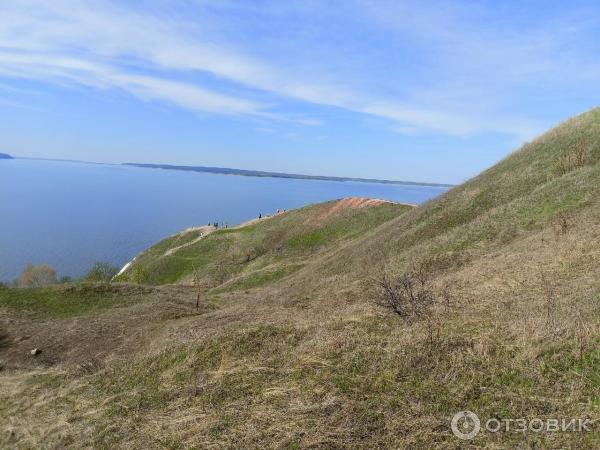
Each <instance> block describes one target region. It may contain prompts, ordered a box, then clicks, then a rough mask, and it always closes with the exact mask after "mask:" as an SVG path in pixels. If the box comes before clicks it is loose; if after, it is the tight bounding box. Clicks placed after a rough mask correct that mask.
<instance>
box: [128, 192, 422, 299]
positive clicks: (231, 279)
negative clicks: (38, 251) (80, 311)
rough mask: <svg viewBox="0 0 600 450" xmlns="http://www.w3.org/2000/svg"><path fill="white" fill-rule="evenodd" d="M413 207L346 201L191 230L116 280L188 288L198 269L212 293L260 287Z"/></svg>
mask: <svg viewBox="0 0 600 450" xmlns="http://www.w3.org/2000/svg"><path fill="white" fill-rule="evenodd" d="M411 208H412V207H411V206H409V205H401V204H397V203H391V202H384V201H378V200H369V199H361V198H348V199H342V200H335V201H331V202H327V203H322V204H318V205H311V206H307V207H304V208H301V209H297V210H292V211H287V212H285V213H280V214H277V215H275V216H272V217H265V218H263V219H261V220H254V221H251V222H249V223H247V224H243V225H241V226H238V227H234V228H221V229H214V228H213V227H201V228H196V229H190V230H186V231H184V232H182V233H179V234H177V235H175V236H171V237H169V238H167V239H165V240H163V241H161V242H159V243H158V244H156V245H154V246H153V247H151V248H150V249H148V250H147V251H145V252H143V253H142V254H141V255H139V256H138V257H136V259H135V260H134V261H133V263H132V264H131V265H130V266H129V267H128V268H127V270H125V271H124V272H123V273H122V274H121V275H120V276H119V277H118V278H117V280H118V281H134V282H144V283H148V284H167V283H185V284H190V283H191V282H192V272H193V271H194V270H196V271H197V273H198V274H199V275H200V280H201V283H202V284H203V285H205V286H206V287H207V288H209V289H215V288H219V289H220V290H234V289H245V288H250V287H257V286H260V285H264V284H267V283H270V282H274V281H276V280H278V279H280V278H283V277H285V276H287V275H290V274H292V273H294V272H295V271H297V270H299V269H300V268H302V267H303V266H304V265H306V264H307V263H308V262H312V261H315V260H317V259H318V258H319V256H321V255H323V254H327V253H328V252H331V251H335V250H336V249H338V248H340V246H342V245H344V243H347V242H350V241H352V240H355V239H357V238H358V237H360V236H363V235H365V234H366V233H367V232H369V231H370V230H373V229H375V228H377V227H378V226H379V225H381V224H382V223H384V222H386V221H389V220H391V219H393V218H395V217H398V216H399V215H401V214H403V213H404V212H406V211H407V210H409V209H411Z"/></svg>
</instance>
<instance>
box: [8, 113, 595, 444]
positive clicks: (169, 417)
mask: <svg viewBox="0 0 600 450" xmlns="http://www.w3.org/2000/svg"><path fill="white" fill-rule="evenodd" d="M599 202H600V110H598V109H596V110H592V111H589V112H587V113H585V114H583V115H581V116H578V117H575V118H573V119H571V120H569V121H567V122H565V123H563V124H561V125H559V126H558V127H556V128H555V129H553V130H551V131H549V132H548V133H546V134H544V135H543V136H541V137H539V138H538V139H536V140H535V141H533V142H531V143H529V144H527V145H525V146H524V147H523V148H521V149H520V150H518V151H517V152H515V153H513V154H512V155H510V156H509V157H507V158H506V159H505V160H504V161H502V162H500V163H499V164H497V165H496V166H494V167H492V168H490V169H489V170H487V171H485V172H484V173H482V174H481V175H479V176H478V177H475V178H474V179H472V180H470V181H468V182H467V183H465V184H463V185H461V186H458V187H456V188H454V189H452V190H450V191H448V192H447V193H446V194H444V195H442V196H441V197H439V198H437V199H435V200H433V201H430V202H428V203H426V204H424V205H421V206H418V207H414V208H408V207H398V206H391V205H390V206H388V205H373V206H370V207H363V208H347V207H344V208H342V207H336V205H337V204H340V202H337V203H329V204H325V205H315V206H311V207H308V208H305V209H304V210H298V211H292V212H289V213H286V214H283V215H280V216H275V217H273V218H270V219H266V220H264V221H262V222H260V223H253V224H249V225H247V226H245V227H240V228H238V229H231V230H220V231H218V232H217V231H212V232H210V233H206V232H207V230H204V231H202V230H192V231H188V232H187V233H182V234H180V235H177V236H173V237H171V238H169V239H167V240H165V241H163V242H162V243H159V244H157V245H156V246H155V247H153V248H151V249H149V250H148V251H147V252H145V253H144V254H142V255H140V257H139V258H138V259H136V261H135V263H134V264H132V266H131V267H130V268H129V269H128V270H127V271H125V272H124V274H123V275H122V277H123V279H126V280H129V281H130V282H131V281H136V280H135V277H134V274H136V273H137V274H138V276H140V277H143V278H142V279H140V280H138V281H144V283H145V284H146V285H144V286H138V285H135V284H127V283H113V284H110V285H108V286H109V288H106V287H102V286H98V285H80V286H77V287H67V288H64V287H63V288H53V290H50V291H35V292H33V291H32V292H30V293H28V292H27V291H25V292H24V291H18V290H14V289H5V290H3V291H0V308H2V309H0V318H1V320H2V322H0V323H1V324H2V326H3V327H4V329H5V330H6V335H7V337H6V338H5V339H4V342H5V344H4V350H0V356H2V358H3V360H4V361H5V362H4V364H5V369H4V370H3V371H2V372H0V383H2V387H3V389H1V390H0V417H2V418H3V419H4V420H3V421H2V423H3V425H0V428H2V429H3V431H4V433H3V434H0V445H2V444H4V446H15V447H19V446H20V447H35V446H39V445H40V444H42V443H43V445H45V446H49V447H82V446H93V447H125V446H127V447H131V448H158V447H160V448H163V447H169V448H210V447H214V448H428V449H430V448H440V449H441V448H444V449H445V448H465V446H469V447H472V448H598V446H600V440H599V439H600V438H599V434H598V433H597V429H596V430H595V431H594V432H585V431H582V432H552V431H545V432H533V431H528V432H525V433H523V432H517V431H504V430H500V431H497V432H491V431H488V430H486V429H485V424H486V422H487V420H488V419H493V420H496V421H499V420H502V421H506V420H510V419H526V420H531V419H542V420H546V419H553V418H556V419H566V420H570V419H582V420H583V419H591V420H597V419H598V418H600V417H599V416H600V414H599V408H600V346H599V344H600V281H599V280H600V264H599V263H600V247H599V246H598V245H597V242H599V240H598V238H599V236H600V225H599V224H600V204H599ZM346 203H348V201H346V202H345V203H344V202H342V203H341V204H342V205H345V206H348V205H346ZM339 209H342V210H343V212H339V213H338V210H339ZM331 211H334V213H331ZM371 215H373V216H372V217H370V216H371ZM374 217H379V219H377V220H375V219H374ZM323 230H329V231H323ZM203 232H205V233H206V234H205V235H203V236H202V237H201V236H200V233H203ZM315 236H318V237H315ZM256 248H259V249H260V251H258V252H257V251H254V250H255V249H256ZM248 255H251V257H250V258H248ZM257 255H258V256H257ZM247 259H249V261H246V260H247ZM136 267H138V269H135V268H136ZM290 267H291V268H290ZM288 268H289V270H287V269H288ZM193 269H195V270H196V271H197V273H199V275H200V278H201V280H202V283H200V284H201V286H202V289H203V296H202V299H201V304H200V308H198V309H196V308H194V306H193V304H194V301H195V293H196V290H195V288H194V287H192V286H188V285H187V284H188V283H189V282H190V281H191V280H190V274H191V272H192V270H193ZM217 269H218V270H217ZM262 271H265V272H266V273H269V274H271V273H277V274H278V275H276V276H270V275H269V276H262V275H264V273H263V272H262ZM384 273H386V274H387V278H388V279H396V278H394V276H395V275H401V276H402V277H400V278H398V280H407V279H408V280H410V279H411V278H410V277H414V276H416V275H418V276H419V279H422V280H424V281H423V283H424V285H426V286H427V289H428V291H427V292H428V293H429V294H430V296H431V297H432V298H433V299H434V300H436V301H435V302H434V304H433V305H432V306H430V307H428V308H425V307H424V308H423V309H422V310H420V314H418V315H416V316H414V317H411V318H410V320H408V319H403V318H402V317H401V316H400V315H398V314H395V313H394V312H391V311H389V310H388V309H386V308H382V307H381V306H380V304H381V300H382V293H381V291H380V290H379V289H377V282H378V281H381V280H383V279H385V277H384V276H383V274H384ZM257 279H258V280H260V281H259V282H255V281H254V280H257ZM173 283H176V284H173ZM415 283H416V282H415ZM148 284H156V285H161V286H150V285H148ZM398 285H399V284H398ZM394 286H396V285H394ZM394 286H392V288H394V289H396V288H395V287H394ZM411 286H417V284H414V285H411ZM61 289H70V291H68V292H66V293H64V294H61V292H62V291H61ZM103 289H104V290H103ZM106 289H108V290H106ZM415 289H418V288H415ZM89 292H94V294H93V295H92V294H90V293H89ZM395 292H399V291H398V290H396V291H395ZM415 292H416V291H415ZM48 294H52V296H53V297H59V298H68V299H70V300H69V301H68V302H67V301H63V302H62V303H61V302H59V303H58V304H57V303H54V302H51V301H49V300H46V301H44V302H35V301H32V300H31V299H32V298H48V297H49V295H48ZM61 295H62V296H61ZM90 298H92V299H98V298H100V299H101V300H100V302H101V304H102V305H103V306H102V307H101V308H100V307H98V308H90V307H88V306H85V305H87V304H88V302H89V299H90ZM95 301H97V300H95ZM65 303H66V304H68V305H71V306H70V309H69V310H68V311H70V312H68V313H65V312H61V311H64V309H65V306H60V305H64V304H65ZM48 308H50V309H51V311H53V310H54V309H56V308H58V310H59V312H51V313H48ZM49 314H50V315H49ZM64 342H66V343H67V344H64ZM33 346H40V348H43V349H44V353H42V355H44V358H45V359H41V358H38V359H34V358H32V357H30V356H28V355H27V354H26V350H27V349H29V348H32V347H33ZM463 410H471V411H473V412H475V413H477V414H478V415H479V417H480V418H481V423H482V426H483V427H484V428H483V429H482V430H481V432H480V433H479V434H478V435H477V436H476V437H475V438H474V439H473V440H471V441H462V440H459V439H457V438H456V437H455V436H454V435H453V434H452V432H451V430H450V420H451V418H452V417H453V415H454V414H455V413H456V412H458V411H463ZM502 423H503V424H505V422H502ZM514 423H515V422H513V424H514ZM31 424H34V425H35V427H32V426H31ZM594 426H597V424H595V425H594ZM513 430H514V429H513Z"/></svg>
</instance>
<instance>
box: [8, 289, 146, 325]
mask: <svg viewBox="0 0 600 450" xmlns="http://www.w3.org/2000/svg"><path fill="white" fill-rule="evenodd" d="M136 291H137V289H135V288H133V291H130V292H127V289H124V288H122V287H120V286H113V285H109V284H79V285H71V286H53V287H48V288H30V289H22V288H10V289H0V307H5V308H8V309H10V310H12V311H16V312H18V313H22V314H26V315H35V316H39V317H41V318H47V319H55V318H65V317H73V316H80V315H84V314H92V313H95V312H98V311H102V310H105V309H109V308H114V307H121V306H128V305H131V304H132V303H134V302H137V301H139V300H140V299H141V297H138V296H137V295H132V294H135V293H136Z"/></svg>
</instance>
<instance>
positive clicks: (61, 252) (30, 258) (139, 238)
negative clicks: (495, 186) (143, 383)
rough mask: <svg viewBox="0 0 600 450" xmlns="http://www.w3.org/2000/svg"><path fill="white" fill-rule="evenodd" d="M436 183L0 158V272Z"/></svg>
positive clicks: (84, 259)
mask: <svg viewBox="0 0 600 450" xmlns="http://www.w3.org/2000/svg"><path fill="white" fill-rule="evenodd" d="M445 189H446V188H441V187H430V186H404V185H386V184H376V183H355V182H332V181H312V180H288V179H281V178H255V177H242V176H233V175H213V174H205V173H198V172H181V171H173V170H158V169H144V168H137V167H126V166H116V165H100V164H84V163H73V162H59V161H41V160H25V159H15V160H0V281H9V280H13V279H15V278H16V277H17V276H18V275H19V273H20V272H21V271H22V269H23V267H24V266H25V265H27V264H29V263H32V264H41V263H46V264H50V265H51V266H52V267H54V268H55V269H56V270H57V271H58V273H59V276H64V275H68V276H72V277H79V276H81V275H83V274H85V273H86V272H87V270H88V269H89V268H90V266H91V265H92V264H93V263H95V262H97V261H108V262H110V263H112V264H114V265H116V266H122V265H123V264H125V263H126V262H127V261H129V260H130V259H131V258H132V257H133V256H135V255H136V254H138V253H139V252H140V251H142V250H144V249H145V248H147V247H148V246H150V245H152V244H153V243H155V242H157V241H159V240H160V239H162V238H164V237H166V236H169V235H171V234H174V233H176V232H178V231H180V230H182V229H185V228H187V227H191V226H197V225H204V224H206V223H208V222H216V221H219V222H225V223H229V224H236V223H240V222H243V221H246V220H248V219H251V218H254V217H256V216H257V215H258V214H259V213H262V214H269V213H271V212H274V211H276V210H277V209H282V208H285V209H290V208H297V207H299V206H303V205H306V204H309V203H316V202H321V201H326V200H332V199H336V198H342V197H349V196H361V197H374V198H382V199H387V200H394V201H399V202H407V203H422V202H424V201H426V200H428V199H430V198H432V197H435V196H437V195H438V194H440V193H441V192H443V191H444V190H445Z"/></svg>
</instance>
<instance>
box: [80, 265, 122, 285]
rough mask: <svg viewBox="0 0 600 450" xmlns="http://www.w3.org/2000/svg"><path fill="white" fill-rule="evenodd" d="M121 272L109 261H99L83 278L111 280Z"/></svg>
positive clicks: (87, 279)
mask: <svg viewBox="0 0 600 450" xmlns="http://www.w3.org/2000/svg"><path fill="white" fill-rule="evenodd" d="M118 273H119V269H118V268H117V267H115V266H113V265H111V264H109V263H107V262H97V263H96V264H94V265H93V266H92V268H91V269H90V271H89V272H88V273H87V274H86V276H85V277H84V278H83V279H84V280H85V281H106V282H108V281H110V280H112V279H113V278H114V276H115V275H116V274H118Z"/></svg>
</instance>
